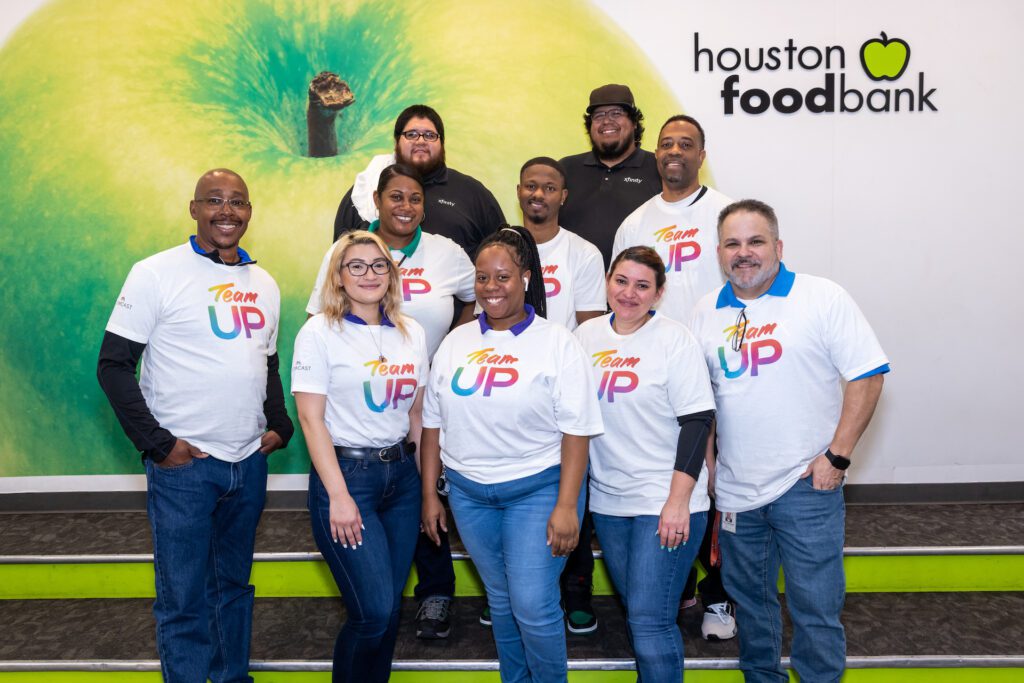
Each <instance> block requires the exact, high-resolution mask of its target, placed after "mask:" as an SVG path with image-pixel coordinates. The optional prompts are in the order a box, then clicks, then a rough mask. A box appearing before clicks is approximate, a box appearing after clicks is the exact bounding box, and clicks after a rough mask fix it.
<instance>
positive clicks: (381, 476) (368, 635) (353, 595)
mask: <svg viewBox="0 0 1024 683" xmlns="http://www.w3.org/2000/svg"><path fill="white" fill-rule="evenodd" d="M338 465H339V467H341V474H342V476H344V477H345V486H347V487H348V492H349V495H351V496H352V498H353V499H354V500H355V502H356V505H357V506H358V507H359V514H360V516H361V517H362V519H363V527H364V530H363V544H362V545H361V546H358V547H356V548H352V547H351V546H350V547H348V548H343V547H342V544H341V543H335V542H334V540H333V539H332V538H331V524H330V504H331V501H330V497H329V496H328V495H327V490H326V489H325V488H324V485H323V483H322V482H321V481H320V477H319V476H318V475H317V473H316V470H315V469H310V472H309V500H308V506H309V516H310V521H311V522H312V524H313V538H314V540H315V541H316V546H317V548H319V549H320V553H321V554H322V555H323V556H324V560H326V561H327V565H328V566H329V567H330V569H331V574H333V575H334V581H335V583H337V584H338V590H339V591H340V592H341V597H342V598H343V599H344V600H345V611H346V614H347V619H346V621H345V625H344V626H343V627H342V629H341V631H340V632H339V633H338V637H337V639H336V640H335V642H334V667H333V670H334V674H333V679H332V680H334V681H351V682H353V683H374V682H375V681H387V680H388V677H389V676H390V675H391V658H392V657H393V655H394V652H395V641H396V640H397V638H398V618H399V614H400V612H401V607H402V589H403V588H404V587H405V582H406V580H407V579H408V578H409V568H410V567H411V566H412V555H413V551H414V550H415V548H416V537H417V536H418V535H419V531H420V495H421V494H420V475H419V472H418V471H417V470H416V461H415V460H414V459H413V456H411V455H408V456H403V457H402V459H401V460H396V461H394V462H380V461H379V460H378V461H372V460H350V459H345V458H339V459H338Z"/></svg>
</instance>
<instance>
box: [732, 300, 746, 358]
mask: <svg viewBox="0 0 1024 683" xmlns="http://www.w3.org/2000/svg"><path fill="white" fill-rule="evenodd" d="M745 336H747V309H746V308H741V309H740V314H739V315H738V316H737V317H736V325H735V326H734V327H733V328H732V350H733V351H739V350H740V348H742V346H743V338H744V337H745Z"/></svg>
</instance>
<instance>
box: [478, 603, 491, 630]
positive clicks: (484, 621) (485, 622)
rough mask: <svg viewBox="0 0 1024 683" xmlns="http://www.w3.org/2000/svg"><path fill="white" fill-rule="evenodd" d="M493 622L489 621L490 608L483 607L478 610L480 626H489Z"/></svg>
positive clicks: (488, 606)
mask: <svg viewBox="0 0 1024 683" xmlns="http://www.w3.org/2000/svg"><path fill="white" fill-rule="evenodd" d="M492 623H493V622H492V621H491V606H490V605H484V608H483V609H482V610H480V625H481V626H490V625H491V624H492Z"/></svg>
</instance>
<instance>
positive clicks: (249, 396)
mask: <svg viewBox="0 0 1024 683" xmlns="http://www.w3.org/2000/svg"><path fill="white" fill-rule="evenodd" d="M584 123H585V126H586V129H587V132H588V134H589V136H590V140H591V143H592V149H591V151H589V152H586V153H584V154H580V155H576V156H572V157H567V158H565V159H562V160H561V161H556V160H555V159H553V158H549V157H537V158H534V159H530V160H529V161H527V162H526V163H525V164H524V165H523V166H522V168H521V170H520V174H519V181H518V184H517V194H518V198H519V203H520V207H521V209H522V215H523V225H522V226H512V225H507V224H506V223H505V221H504V217H503V216H502V213H501V209H500V208H499V207H498V204H497V202H496V201H495V200H494V197H493V196H492V195H491V193H490V192H489V191H487V189H486V188H484V186H483V185H482V184H480V183H479V182H478V181H476V180H474V179H473V178H471V177H470V176H467V175H464V174H462V173H459V172H457V171H455V170H454V169H451V168H449V167H448V166H447V165H446V164H445V161H444V126H443V123H442V121H441V117H440V116H439V115H438V114H437V112H436V111H434V110H433V109H432V108H430V107H428V106H425V105H414V106H411V107H409V108H407V109H406V110H405V111H403V112H402V114H401V115H400V116H399V117H398V119H397V120H396V123H395V129H394V138H395V149H394V153H393V154H388V155H381V156H379V157H375V158H374V159H373V160H371V162H370V164H369V165H368V167H367V168H366V170H365V171H363V172H362V173H360V174H359V175H358V176H357V177H356V179H355V181H354V183H353V185H352V188H351V189H350V190H349V191H348V192H347V193H346V194H345V195H344V198H343V199H342V202H341V205H340V207H339V209H338V214H337V218H336V221H335V238H336V241H335V242H334V243H333V244H332V245H331V247H330V248H329V249H328V251H327V253H326V254H325V256H324V258H323V261H322V263H321V267H320V269H319V272H318V274H317V278H316V282H315V284H314V286H313V291H312V293H311V295H310V297H309V303H308V305H307V309H306V310H307V313H308V314H309V315H310V317H309V319H308V320H307V321H306V323H305V325H304V326H303V327H302V329H301V330H300V332H299V334H298V336H297V338H296V340H295V346H294V354H293V358H292V366H291V387H290V388H291V391H292V393H293V394H294V397H295V405H296V408H297V411H298V418H299V422H300V425H301V427H302V431H303V434H304V436H305V440H306V445H307V448H308V451H309V455H310V459H311V465H312V466H311V468H310V476H309V494H308V505H309V511H310V518H311V524H312V531H313V537H314V539H315V541H316V544H317V547H318V548H319V550H320V552H321V553H322V555H323V557H324V559H325V561H326V562H327V564H328V566H329V567H330V570H331V572H332V574H333V576H334V579H335V581H336V582H337V584H338V588H339V590H340V592H341V595H342V597H343V599H344V602H345V606H346V614H347V618H346V622H345V624H344V626H343V628H342V629H341V632H340V633H339V634H338V637H337V640H336V643H335V648H334V656H333V675H334V680H337V681H360V682H361V681H386V680H387V679H388V677H389V675H390V669H391V660H392V657H393V653H394V649H395V643H396V639H397V636H398V632H399V615H400V605H401V595H402V590H403V587H404V585H405V582H406V579H407V576H408V574H409V570H410V567H411V565H412V564H413V562H414V561H415V563H416V566H417V573H418V575H419V583H418V585H417V586H416V590H415V597H416V599H417V601H418V602H419V610H418V612H417V616H416V633H417V635H418V636H419V637H422V638H444V637H447V635H448V633H449V632H450V629H451V626H450V624H451V621H450V614H451V602H452V597H453V596H454V594H455V573H454V569H453V567H452V560H451V551H450V547H449V542H448V530H449V519H448V513H447V510H446V508H450V511H451V514H452V516H453V518H454V523H455V524H456V525H457V527H458V530H459V534H460V537H461V539H462V541H463V543H464V545H465V547H466V550H467V551H468V552H469V554H470V556H471V558H472V560H473V563H474V565H475V566H476V568H477V570H478V572H479V574H480V577H481V578H482V579H483V582H484V585H485V588H486V593H487V609H486V610H485V611H484V613H483V614H482V615H481V621H482V622H483V623H485V624H488V625H491V627H492V632H493V637H494V641H495V644H496V646H497V650H498V658H499V665H500V670H501V677H502V680H503V681H534V682H538V683H539V682H542V681H543V682H546V681H564V680H566V677H567V653H566V636H565V630H566V628H568V629H569V630H570V631H572V632H576V633H587V632H592V631H593V630H594V629H596V628H597V617H596V615H595V614H594V611H593V607H592V605H591V600H590V598H591V585H592V578H591V575H592V573H593V553H592V550H591V535H592V533H594V531H596V534H597V536H598V540H599V542H600V545H601V548H602V550H603V557H604V562H605V565H606V567H607V569H608V572H609V574H610V575H611V579H612V581H613V583H614V585H615V588H616V590H617V593H618V595H619V596H620V598H621V600H622V603H623V605H624V607H625V609H626V615H627V624H628V630H629V637H630V641H631V643H632V645H633V650H634V653H635V656H636V665H637V671H638V675H639V679H640V680H643V681H645V683H651V682H660V681H679V680H681V677H682V674H683V662H684V655H683V642H682V638H681V635H680V633H679V629H678V628H677V626H676V619H677V615H678V610H679V609H680V606H681V605H682V606H688V605H690V604H692V602H693V601H694V593H695V590H696V586H695V584H696V581H695V576H696V574H695V570H694V563H695V560H697V559H698V558H699V559H700V563H701V564H702V565H703V567H704V568H705V570H706V574H707V576H706V578H705V579H704V580H703V581H702V582H701V583H700V585H699V590H700V593H701V596H702V598H703V601H704V607H705V613H704V621H703V627H702V630H703V632H704V635H705V637H707V638H709V639H714V638H717V639H726V638H731V637H733V636H735V635H736V634H737V630H738V637H739V643H740V666H741V668H742V669H743V671H744V674H745V676H746V679H747V680H748V681H786V680H788V675H787V674H786V672H785V670H784V669H783V668H782V666H781V625H782V621H781V609H780V603H779V598H778V593H777V589H776V580H777V577H778V572H779V568H780V566H781V567H782V568H783V570H784V572H785V577H786V595H787V606H788V608H789V611H790V615H791V617H792V621H793V625H794V636H793V646H792V664H793V667H794V668H795V669H796V670H797V672H798V673H799V674H800V676H801V679H802V680H806V681H834V680H838V678H839V677H840V675H841V674H842V671H843V669H844V667H845V637H844V632H843V628H842V624H841V623H840V620H839V616H840V612H841V610H842V605H843V599H844V593H845V591H844V588H845V586H844V579H843V565H842V547H843V538H844V505H843V497H842V493H841V487H842V483H843V481H844V475H845V470H846V469H847V467H849V465H850V462H851V460H850V457H851V454H852V452H853V450H854V447H855V446H856V444H857V441H858V440H859V438H860V436H861V434H862V433H863V431H864V429H865V428H866V426H867V424H868V422H869V420H870V418H871V415H872V413H873V410H874V408H875V405H876V403H877V401H878V398H879V395H880V391H881V386H882V377H883V375H884V374H885V373H886V372H887V371H888V369H889V368H888V359H887V358H886V356H885V354H884V352H883V351H882V349H881V347H880V345H879V343H878V341H877V339H876V337H875V335H874V333H873V332H872V330H871V328H870V326H869V325H868V323H867V321H866V320H865V318H864V316H863V315H862V314H861V312H860V310H859V309H858V308H857V306H856V304H855V303H854V302H853V300H852V299H851V297H850V296H849V295H848V294H847V293H846V292H845V291H844V290H843V289H842V288H841V287H839V286H838V285H836V284H835V283H833V282H831V281H829V280H825V279H823V278H818V277H813V276H810V275H805V274H803V273H794V272H792V271H790V270H788V269H787V268H786V266H785V265H784V264H783V263H782V260H781V259H782V241H781V239H780V237H779V229H778V220H777V218H776V215H775V212H774V210H773V209H772V208H771V207H770V206H768V205H767V204H765V203H763V202H760V201H757V200H743V201H739V202H732V201H731V200H730V199H728V198H727V197H725V196H724V195H722V194H721V193H719V192H717V191H716V190H714V189H712V188H709V187H705V186H703V185H701V183H700V181H699V177H698V176H699V171H700V168H701V165H702V164H703V162H704V159H705V154H706V150H705V142H706V141H705V133H704V130H703V128H702V127H701V125H700V123H699V122H698V121H697V120H696V119H694V118H692V117H690V116H685V115H678V116H673V117H671V118H669V119H668V120H667V121H666V122H665V123H664V125H663V126H662V127H661V128H660V130H659V131H658V137H657V141H656V147H655V151H654V153H651V152H648V151H646V150H643V149H641V147H640V142H641V140H642V136H643V115H642V113H641V112H640V110H639V108H638V107H637V106H636V104H635V102H634V99H633V95H632V93H631V92H630V90H629V88H628V87H626V86H624V85H616V84H609V85H605V86H602V87H599V88H597V89H595V90H594V91H593V92H592V93H591V96H590V101H589V104H588V107H587V109H586V113H585V116H584ZM190 212H191V215H192V217H193V218H194V219H195V221H196V234H195V235H194V236H192V237H191V238H190V239H189V241H188V242H187V243H186V244H184V245H181V246H178V247H175V248H172V249H169V250H167V251H163V252H160V253H158V254H156V255H154V256H151V257H149V258H147V259H145V260H143V261H140V262H139V263H137V264H136V265H135V266H134V267H133V268H132V271H131V273H130V274H129V276H128V278H127V281H126V282H125V284H124V286H123V288H122V291H121V293H120V295H119V297H118V299H117V301H116V303H115V306H114V309H113V313H112V315H111V318H110V321H109V323H108V325H107V329H106V333H105V335H104V338H103V344H102V348H101V351H100V359H99V368H98V376H99V380H100V383H101V386H102V387H103V389H104V391H105V392H106V393H107V396H108V397H109V399H110V402H111V404H112V406H113V407H114V410H115V413H116V415H117V417H118V419H119V420H120V422H121V424H122V426H123V427H124V430H125V432H126V434H127V435H128V436H129V438H130V439H131V440H132V441H133V443H134V444H135V446H136V447H137V448H138V449H139V450H140V451H141V452H142V453H143V457H144V462H145V466H146V475H147V482H148V512H149V518H150V523H151V526H152V533H153V544H154V557H155V568H156V585H157V599H156V603H155V606H154V613H155V616H156V621H157V644H158V648H159V654H160V660H161V667H162V671H163V674H164V677H165V679H166V680H168V681H205V680H206V679H207V677H209V678H210V679H211V680H213V681H215V682H217V683H219V682H221V681H242V680H251V679H250V678H249V677H248V672H247V668H248V659H249V656H248V655H249V641H250V632H251V620H252V604H253V587H252V586H251V585H249V575H250V570H251V565H252V550H253V543H254V538H255V529H256V524H257V522H258V520H259V516H260V513H261V511H262V508H263V500H264V496H265V490H266V477H267V464H266V457H265V456H266V455H268V454H270V453H271V452H272V451H274V450H276V449H278V448H282V447H284V446H285V445H286V444H287V443H288V441H289V439H290V437H291V436H292V432H293V426H292V422H291V420H290V419H289V417H288V415H287V412H286V411H285V407H284V392H283V387H282V383H281V380H280V373H279V362H278V354H277V341H278V340H277V329H278V317H279V300H280V295H279V292H278V290H277V287H276V285H275V284H274V281H273V279H272V278H271V277H270V276H269V275H268V274H267V273H266V272H265V271H264V270H263V269H262V268H260V267H259V266H258V265H256V264H255V261H254V260H253V259H252V258H251V257H250V256H249V255H248V254H247V253H246V252H245V251H244V250H243V249H241V248H240V247H239V241H240V240H241V238H242V236H243V234H244V233H245V231H246V229H247V227H248V223H249V219H250V218H251V216H252V212H253V206H252V204H251V203H250V200H249V194H248V189H247V188H246V185H245V183H244V181H243V180H242V178H241V177H240V176H239V175H238V174H236V173H234V172H232V171H229V170H226V169H216V170H213V171H210V172H208V173H206V174H204V175H203V176H202V177H201V178H200V180H199V182H198V184H197V186H196V189H195V195H194V199H193V200H192V202H191V203H190ZM204 309H205V310H204ZM140 359H141V360H143V370H142V372H141V375H140V376H139V377H138V378H137V377H136V369H137V366H138V364H139V361H140ZM844 383H845V386H844ZM211 456H212V457H211ZM716 507H717V511H716Z"/></svg>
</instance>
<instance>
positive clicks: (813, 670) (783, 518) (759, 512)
mask: <svg viewBox="0 0 1024 683" xmlns="http://www.w3.org/2000/svg"><path fill="white" fill-rule="evenodd" d="M723 514H724V513H723ZM845 523H846V506H845V504H844V502H843V492H842V488H841V487H840V488H838V489H834V490H832V491H818V490H816V489H815V488H814V487H813V486H812V485H811V478H810V477H807V478H806V479H799V480H797V482H796V483H795V484H793V486H792V487H791V488H790V489H789V490H788V491H786V493H784V494H783V495H782V497H781V498H779V499H778V500H775V501H774V502H771V503H769V504H767V505H765V506H762V507H760V508H756V509H754V510H750V511H749V512H741V513H739V514H737V515H736V533H730V532H728V531H726V530H725V529H722V530H721V532H720V534H719V542H720V544H721V547H722V575H723V578H724V579H725V589H726V590H727V591H729V595H730V596H732V598H733V599H734V600H735V601H736V622H737V626H738V627H739V640H740V668H741V669H743V674H744V676H745V677H746V680H747V683H760V682H762V681H765V682H767V681H772V682H776V681H777V682H778V683H785V682H788V681H789V676H788V675H787V674H786V672H785V670H783V668H782V664H781V661H780V660H781V657H782V611H781V608H780V606H779V595H778V587H777V583H776V582H777V581H778V578H779V565H780V564H781V565H782V571H783V573H784V574H785V576H786V605H787V607H788V608H789V615H790V617H791V619H792V621H793V649H792V655H791V661H792V663H793V668H794V669H796V672H797V673H798V674H800V680H802V681H805V682H806V683H823V682H825V681H838V680H839V678H840V677H841V676H842V674H843V669H844V668H845V666H846V634H845V632H844V631H843V625H842V624H841V623H840V621H839V615H840V613H841V612H842V610H843V602H844V601H845V597H846V576H845V574H844V573H843V541H844V536H845Z"/></svg>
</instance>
